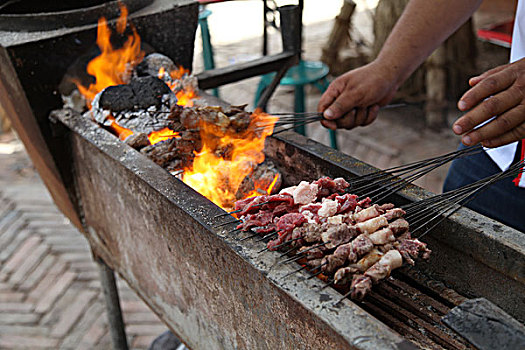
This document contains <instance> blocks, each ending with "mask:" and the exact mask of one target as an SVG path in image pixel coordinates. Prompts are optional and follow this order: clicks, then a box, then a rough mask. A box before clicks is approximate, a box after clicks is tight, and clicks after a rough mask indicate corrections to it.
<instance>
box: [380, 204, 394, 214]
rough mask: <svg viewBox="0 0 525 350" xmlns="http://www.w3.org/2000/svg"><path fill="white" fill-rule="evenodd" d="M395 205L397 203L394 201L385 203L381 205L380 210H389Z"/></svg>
mask: <svg viewBox="0 0 525 350" xmlns="http://www.w3.org/2000/svg"><path fill="white" fill-rule="evenodd" d="M394 207H395V205H394V204H392V203H385V204H381V205H380V206H379V210H381V211H382V212H385V211H387V210H390V209H393V208H394Z"/></svg>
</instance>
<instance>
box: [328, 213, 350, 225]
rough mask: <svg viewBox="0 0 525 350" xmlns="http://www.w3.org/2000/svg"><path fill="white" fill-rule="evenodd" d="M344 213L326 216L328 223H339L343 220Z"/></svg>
mask: <svg viewBox="0 0 525 350" xmlns="http://www.w3.org/2000/svg"><path fill="white" fill-rule="evenodd" d="M345 219H346V215H334V216H330V217H328V218H326V222H327V223H328V224H329V225H341V224H343V223H344V222H345Z"/></svg>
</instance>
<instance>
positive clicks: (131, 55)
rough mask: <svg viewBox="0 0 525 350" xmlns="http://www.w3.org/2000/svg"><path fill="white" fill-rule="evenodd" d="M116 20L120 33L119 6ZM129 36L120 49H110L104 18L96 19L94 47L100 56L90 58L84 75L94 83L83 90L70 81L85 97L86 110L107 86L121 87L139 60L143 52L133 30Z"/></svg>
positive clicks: (123, 16) (124, 14) (122, 16)
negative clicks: (95, 43) (92, 79)
mask: <svg viewBox="0 0 525 350" xmlns="http://www.w3.org/2000/svg"><path fill="white" fill-rule="evenodd" d="M119 6H120V17H119V19H118V20H117V26H116V27H117V32H118V33H119V34H123V33H124V30H125V29H126V24H127V15H128V10H127V8H126V6H124V5H122V4H119ZM131 29H132V32H133V34H132V35H129V36H128V38H127V40H126V42H125V43H124V45H123V46H122V47H121V48H118V49H114V48H113V45H111V41H110V38H111V30H110V29H109V27H108V24H107V21H106V19H105V18H104V17H101V18H100V19H99V20H98V29H97V45H98V47H99V48H100V51H101V54H100V55H99V56H97V57H95V58H94V59H92V60H91V61H90V62H89V63H88V66H87V72H88V73H89V74H90V75H92V76H93V77H95V83H94V84H90V85H89V87H87V88H86V87H85V86H83V85H82V84H80V82H79V81H74V82H75V84H76V85H77V88H78V90H79V91H80V93H81V94H82V95H83V96H84V97H85V98H86V101H87V104H88V107H91V101H93V98H94V97H95V95H96V94H98V93H99V92H100V91H102V90H104V89H105V88H106V87H108V86H113V85H119V84H124V83H126V82H127V80H128V79H129V77H128V75H129V72H130V71H131V69H132V68H133V67H134V66H136V65H137V64H138V63H139V62H140V61H141V60H142V59H143V58H144V52H143V51H142V50H141V49H140V36H139V35H138V34H137V31H136V30H135V28H134V27H131Z"/></svg>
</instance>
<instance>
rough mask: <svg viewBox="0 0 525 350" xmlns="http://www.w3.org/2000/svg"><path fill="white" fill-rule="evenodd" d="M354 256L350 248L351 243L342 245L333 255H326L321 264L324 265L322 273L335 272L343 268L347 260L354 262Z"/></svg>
mask: <svg viewBox="0 0 525 350" xmlns="http://www.w3.org/2000/svg"><path fill="white" fill-rule="evenodd" d="M355 259H356V255H355V252H354V249H353V247H352V243H351V242H350V243H346V244H342V245H340V246H339V247H337V249H336V250H335V252H334V253H333V254H330V255H327V256H325V257H324V259H323V263H326V265H324V266H323V268H322V269H323V272H326V273H331V272H333V271H335V270H336V269H337V268H338V267H340V266H343V265H344V264H345V263H346V261H347V260H355Z"/></svg>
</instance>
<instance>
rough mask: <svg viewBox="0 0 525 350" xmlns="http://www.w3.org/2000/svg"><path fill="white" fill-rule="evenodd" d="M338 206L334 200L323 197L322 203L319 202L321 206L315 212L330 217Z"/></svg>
mask: <svg viewBox="0 0 525 350" xmlns="http://www.w3.org/2000/svg"><path fill="white" fill-rule="evenodd" d="M338 208H339V203H337V201H334V200H330V199H325V200H323V203H322V204H321V208H319V210H318V212H317V214H318V215H319V216H321V217H325V218H327V217H330V216H333V215H335V214H336V213H337V209H338Z"/></svg>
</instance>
